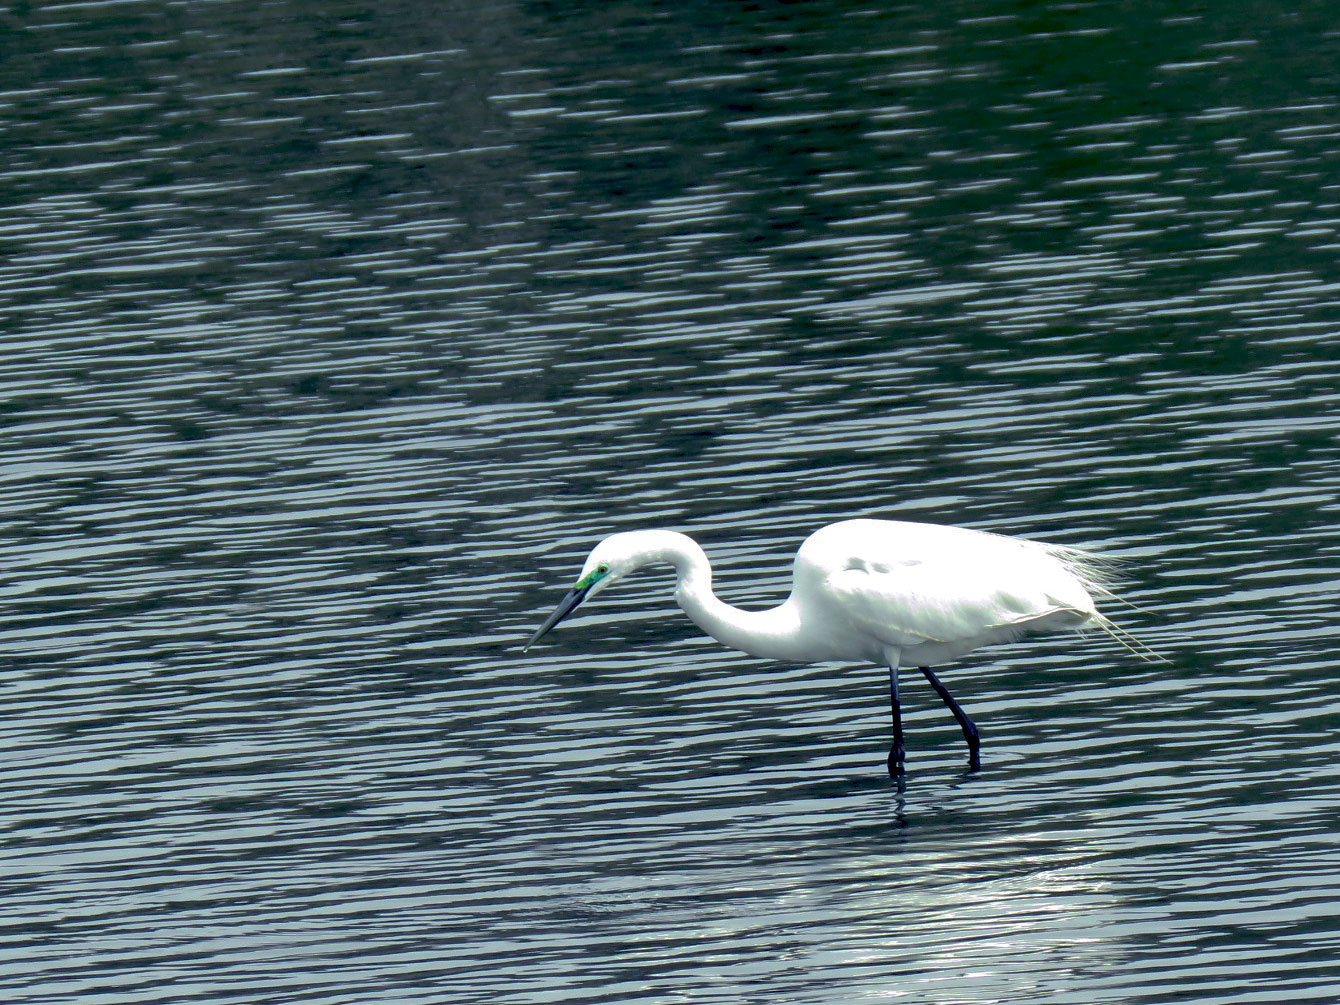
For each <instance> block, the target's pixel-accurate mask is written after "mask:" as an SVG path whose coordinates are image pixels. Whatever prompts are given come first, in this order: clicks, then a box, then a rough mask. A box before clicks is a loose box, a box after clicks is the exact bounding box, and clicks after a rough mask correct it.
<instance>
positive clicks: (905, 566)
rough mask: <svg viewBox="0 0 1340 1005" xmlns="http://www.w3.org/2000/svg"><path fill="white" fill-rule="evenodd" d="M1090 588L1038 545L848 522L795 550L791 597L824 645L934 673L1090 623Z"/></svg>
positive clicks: (953, 530)
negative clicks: (959, 659) (1015, 642)
mask: <svg viewBox="0 0 1340 1005" xmlns="http://www.w3.org/2000/svg"><path fill="white" fill-rule="evenodd" d="M1089 585H1092V584H1086V582H1085V581H1084V579H1083V578H1082V573H1080V571H1079V569H1078V568H1077V566H1076V565H1075V564H1074V563H1072V562H1068V561H1067V560H1066V559H1065V558H1064V552H1063V551H1061V550H1058V549H1054V548H1052V547H1051V546H1049V545H1045V544H1041V543H1039V542H1036V541H1028V540H1024V539H1021V538H1010V537H1002V536H1000V535H997V534H988V533H985V532H983V531H975V530H968V529H965V528H961V527H946V526H940V525H936V524H922V523H907V522H902V521H890V520H846V521H843V522H841V523H835V524H830V525H829V526H827V527H824V528H822V529H821V530H818V531H816V532H815V533H814V534H812V535H810V537H809V538H808V539H806V541H805V543H804V544H803V545H801V548H800V551H799V552H798V553H797V555H796V563H795V590H794V594H793V595H794V596H795V597H796V599H797V600H798V602H799V603H800V604H801V605H802V607H804V609H805V611H806V617H807V619H820V618H821V619H823V620H825V621H827V622H828V623H829V625H830V626H831V627H830V631H829V634H830V635H831V636H833V637H835V638H836V637H838V636H840V635H843V634H844V633H845V634H846V635H847V636H848V637H850V638H852V639H853V640H854V641H858V643H859V644H858V645H857V646H856V647H855V648H859V649H860V650H861V651H860V652H859V653H856V652H853V653H852V655H859V656H861V657H863V658H870V659H880V658H884V657H885V656H886V655H887V653H888V651H889V650H898V651H900V652H901V654H902V655H903V657H904V659H905V662H908V663H912V662H916V661H924V663H925V665H934V664H936V663H940V662H944V661H945V660H947V659H953V658H955V657H956V656H960V655H962V654H964V653H966V652H969V651H971V650H972V649H976V648H978V647H979V646H982V645H987V644H989V643H992V642H1003V641H1007V640H1010V639H1014V638H1018V637H1019V636H1020V635H1023V634H1025V633H1026V632H1029V631H1038V630H1046V629H1053V628H1076V627H1082V626H1083V625H1085V624H1088V623H1090V622H1097V621H1098V620H1099V619H1101V615H1099V614H1098V613H1097V610H1096V608H1095V606H1094V602H1093V598H1092V597H1091V596H1090V595H1089Z"/></svg>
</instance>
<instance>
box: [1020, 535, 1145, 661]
mask: <svg viewBox="0 0 1340 1005" xmlns="http://www.w3.org/2000/svg"><path fill="white" fill-rule="evenodd" d="M1046 547H1047V551H1048V553H1049V554H1051V555H1054V556H1055V557H1056V558H1058V559H1059V560H1060V561H1061V563H1062V564H1063V565H1064V566H1065V567H1066V568H1067V569H1068V570H1070V572H1071V573H1072V574H1073V575H1074V576H1075V578H1076V579H1078V580H1079V581H1080V583H1082V584H1083V586H1084V588H1085V589H1086V590H1088V591H1089V592H1090V593H1096V594H1098V595H1099V596H1100V597H1103V598H1105V599H1107V600H1113V601H1115V602H1117V603H1119V604H1123V605H1125V606H1126V607H1128V608H1130V609H1131V610H1133V611H1142V610H1143V609H1142V608H1140V607H1137V606H1136V605H1135V604H1132V603H1131V602H1130V601H1128V600H1125V599H1123V598H1122V597H1119V596H1118V595H1117V594H1116V592H1115V591H1114V590H1113V585H1114V584H1115V583H1116V581H1117V580H1118V579H1120V578H1121V574H1122V570H1123V569H1124V568H1125V567H1126V564H1127V563H1125V562H1123V561H1122V560H1121V559H1119V558H1113V557H1112V556H1110V555H1099V554H1096V553H1095V552H1092V551H1085V550H1083V549H1082V548H1067V547H1065V546H1063V545H1054V544H1049V545H1047V546H1046ZM1090 624H1092V625H1094V626H1097V627H1098V628H1099V629H1100V630H1102V631H1103V632H1105V633H1106V634H1107V635H1108V636H1109V637H1111V638H1112V639H1113V640H1114V641H1115V642H1116V643H1117V644H1118V645H1120V646H1121V647H1122V648H1123V649H1125V650H1126V651H1127V652H1129V653H1131V654H1132V655H1134V656H1138V657H1139V658H1140V659H1142V660H1148V661H1149V662H1151V663H1167V662H1169V661H1168V660H1167V659H1166V658H1164V657H1163V656H1160V655H1159V654H1158V653H1156V652H1155V651H1154V650H1153V649H1150V648H1149V646H1147V645H1145V644H1144V643H1143V642H1141V641H1140V640H1139V639H1137V638H1136V637H1135V636H1134V635H1132V634H1131V633H1130V632H1128V631H1126V629H1124V628H1121V627H1119V626H1118V625H1116V624H1114V623H1113V622H1112V620H1111V619H1110V618H1108V617H1107V616H1106V615H1104V614H1100V613H1098V612H1097V611H1094V612H1093V615H1092V621H1091V622H1090ZM1085 627H1089V626H1088V625H1086V626H1085Z"/></svg>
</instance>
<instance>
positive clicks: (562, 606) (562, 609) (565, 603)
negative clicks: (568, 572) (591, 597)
mask: <svg viewBox="0 0 1340 1005" xmlns="http://www.w3.org/2000/svg"><path fill="white" fill-rule="evenodd" d="M592 585H593V584H591V583H587V584H586V585H585V586H580V585H579V586H576V587H574V588H573V589H571V590H569V591H568V593H567V596H565V597H564V598H563V599H562V600H560V601H559V602H558V606H557V607H555V608H554V613H553V614H551V615H549V617H547V618H545V619H544V624H542V625H541V626H540V630H539V631H537V632H536V633H535V634H534V635H532V636H531V637H530V641H529V642H527V643H526V644H525V645H524V646H522V647H521V651H522V652H523V653H524V652H525V651H526V650H527V649H529V648H530V647H531V646H533V645H535V643H536V642H539V641H540V638H541V636H543V635H544V633H545V632H547V631H549V629H551V628H553V627H554V625H556V624H558V623H559V622H560V621H562V620H563V619H564V618H566V617H567V616H568V615H569V614H571V613H572V612H573V611H575V610H576V609H577V606H578V605H579V604H580V603H581V602H582V601H583V600H585V599H586V594H587V592H588V591H590V589H591V586H592Z"/></svg>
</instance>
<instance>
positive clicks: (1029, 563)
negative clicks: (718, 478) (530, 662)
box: [527, 520, 1116, 772]
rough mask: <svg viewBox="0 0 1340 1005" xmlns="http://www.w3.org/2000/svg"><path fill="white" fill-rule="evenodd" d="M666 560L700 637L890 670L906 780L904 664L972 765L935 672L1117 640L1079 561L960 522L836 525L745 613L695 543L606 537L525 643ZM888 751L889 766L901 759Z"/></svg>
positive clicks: (777, 655)
mask: <svg viewBox="0 0 1340 1005" xmlns="http://www.w3.org/2000/svg"><path fill="white" fill-rule="evenodd" d="M657 563H668V564H670V565H672V566H674V569H675V574H676V584H675V599H676V601H677V602H678V603H679V606H680V607H681V608H682V609H683V610H684V612H685V613H686V614H688V616H689V617H690V618H691V619H693V622H694V623H695V624H696V625H697V626H698V627H699V628H701V629H702V630H703V631H704V632H706V633H707V634H708V635H711V636H712V637H713V638H715V639H717V640H718V641H720V642H722V643H724V644H725V645H728V646H730V647H732V648H734V649H739V650H742V651H744V652H746V653H749V654H750V655H753V656H761V657H766V658H770V659H777V660H783V661H787V662H796V663H818V662H827V661H841V662H871V663H879V664H883V665H885V666H887V667H889V670H890V684H891V700H892V703H893V714H894V737H895V750H894V753H893V754H891V755H890V772H894V770H895V760H896V762H897V768H898V770H899V771H901V761H902V732H901V723H900V719H899V711H898V708H899V705H898V668H899V667H900V666H916V667H919V668H920V669H921V671H922V673H923V674H925V675H926V677H927V679H928V680H930V682H931V684H932V686H933V687H934V688H935V689H936V691H937V693H938V694H939V695H940V697H941V698H942V699H944V701H945V703H946V704H947V705H948V706H949V708H950V710H951V711H952V712H953V713H954V716H955V718H957V719H958V721H959V724H960V725H961V726H962V727H963V731H964V736H965V737H966V738H967V739H968V743H969V749H970V751H971V753H972V759H973V763H974V766H975V764H976V761H977V738H976V737H977V730H976V727H975V726H974V725H973V724H972V721H971V720H970V719H968V717H967V716H966V715H965V714H964V713H963V711H962V709H960V708H959V707H958V705H957V703H956V702H955V701H954V699H953V698H952V697H951V696H950V695H949V693H948V691H947V690H945V688H944V686H943V685H942V684H941V683H940V682H939V680H938V678H936V677H935V675H934V674H933V673H932V672H931V671H930V669H929V668H930V667H932V666H935V665H938V664H940V663H943V662H945V661H947V660H952V659H955V658H957V657H959V656H962V655H964V654H965V653H968V652H971V651H972V650H974V649H977V648H979V647H980V646H984V645H990V644H991V643H995V642H1005V641H1010V640H1013V639H1017V638H1019V637H1020V636H1021V635H1024V634H1026V633H1029V632H1034V631H1047V630H1052V629H1065V628H1083V627H1086V626H1094V627H1099V628H1102V629H1104V630H1106V631H1109V632H1113V633H1115V631H1116V630H1115V629H1114V628H1113V626H1112V624H1111V622H1109V621H1108V620H1107V618H1105V617H1104V616H1103V615H1102V614H1100V613H1099V612H1098V610H1097V607H1096V606H1095V605H1094V601H1093V597H1092V596H1091V595H1090V593H1091V591H1093V592H1101V593H1106V592H1107V591H1106V590H1105V589H1104V587H1103V586H1102V583H1101V581H1100V579H1099V577H1098V576H1097V574H1096V572H1095V571H1094V558H1093V556H1090V555H1088V554H1087V553H1085V552H1082V551H1078V550H1075V549H1070V548H1063V547H1058V546H1056V545H1049V544H1042V543H1040V542H1037V541H1029V540H1025V539H1022V538H1014V537H1004V536H1001V535H998V534H988V533H985V532H983V531H978V530H968V529H965V528H962V527H948V526H941V525H938V524H926V523H907V522H902V521H894V520H844V521H842V522H840V523H834V524H829V525H828V526H826V527H823V528H821V529H819V530H817V531H815V532H814V533H813V534H811V535H810V536H809V537H808V538H806V539H805V542H804V543H803V544H802V545H801V546H800V550H799V551H798V552H797V553H796V558H795V564H794V567H793V570H792V587H791V595H790V596H789V597H788V598H787V599H786V600H785V601H783V602H782V603H781V604H779V605H777V606H776V607H773V608H770V609H768V610H763V611H744V610H740V609H739V608H736V607H732V606H731V605H729V604H727V603H725V602H724V601H722V600H720V599H719V598H718V597H717V596H716V594H714V593H713V592H712V568H711V565H710V564H709V562H708V560H707V556H706V554H704V552H703V550H702V548H700V547H699V546H698V545H697V543H696V542H694V540H693V539H692V538H690V537H687V536H685V535H684V534H679V533H676V532H674V531H669V530H640V531H628V532H624V533H619V534H613V535H611V536H609V537H607V538H605V540H603V541H601V542H600V544H598V545H596V547H595V548H594V549H593V550H592V552H591V554H590V556H589V557H588V558H587V560H586V564H585V565H584V566H583V568H582V575H581V577H580V578H579V579H578V581H577V586H576V587H574V589H573V590H572V591H570V592H569V594H568V596H567V597H565V598H564V601H563V603H561V604H560V605H559V608H558V610H556V611H555V612H554V613H553V615H551V616H550V618H549V619H548V620H547V621H546V622H545V623H544V624H543V625H542V626H541V628H540V630H539V631H537V632H536V633H535V636H534V637H533V638H532V639H531V641H530V643H528V644H527V648H529V646H530V645H531V644H533V643H534V642H535V641H536V640H537V639H539V638H540V636H542V635H544V634H545V632H547V631H548V630H549V629H550V628H551V627H552V626H553V625H554V624H556V623H557V622H558V621H560V620H561V619H562V618H563V617H566V616H567V615H568V614H569V613H571V612H572V611H573V610H575V609H576V607H577V606H578V604H580V603H581V602H582V601H583V600H586V599H588V598H589V597H591V596H594V595H595V594H597V593H599V592H600V591H601V590H603V589H605V588H606V587H607V586H608V585H610V584H611V583H613V582H615V581H617V580H618V579H619V578H621V577H622V576H624V575H627V574H628V573H629V572H632V571H633V570H635V569H638V568H640V567H642V566H644V565H650V564H657ZM895 755H896V757H895Z"/></svg>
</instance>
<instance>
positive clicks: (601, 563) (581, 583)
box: [522, 532, 643, 652]
mask: <svg viewBox="0 0 1340 1005" xmlns="http://www.w3.org/2000/svg"><path fill="white" fill-rule="evenodd" d="M634 537H635V532H633V533H625V534H613V535H611V536H609V537H607V538H605V540H603V541H601V542H600V543H599V544H598V545H596V546H595V547H594V548H593V549H591V554H589V555H587V556H586V564H585V565H583V566H582V574H581V575H580V576H578V577H577V584H576V585H575V586H573V588H572V589H571V590H569V591H568V592H567V595H566V596H565V597H564V598H563V599H562V600H560V601H559V602H558V606H557V607H555V608H554V613H553V614H551V615H549V617H547V618H545V619H544V624H542V625H540V628H539V631H537V632H536V633H535V634H534V635H532V636H531V638H530V641H529V642H527V643H526V645H525V647H524V648H523V649H522V652H524V651H525V650H526V649H529V648H530V647H531V646H533V645H535V643H536V642H538V641H539V640H540V638H541V637H542V636H544V634H545V633H546V632H548V631H549V629H551V628H553V627H554V625H556V624H558V623H559V622H560V621H562V620H563V619H564V618H566V617H567V616H568V615H569V614H571V613H572V612H573V611H575V610H576V609H577V608H578V607H580V606H581V604H582V602H583V601H585V600H589V599H590V598H591V597H594V596H595V595H596V594H597V593H599V592H600V591H601V590H603V589H604V588H605V587H607V586H609V585H610V584H611V583H614V582H617V581H618V580H619V579H621V578H623V577H624V576H626V575H628V573H630V572H632V571H633V570H634V569H636V568H637V567H638V566H639V565H641V564H642V560H643V556H642V555H641V554H640V552H639V550H638V549H637V548H636V545H635V542H634V540H633V538H634Z"/></svg>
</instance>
